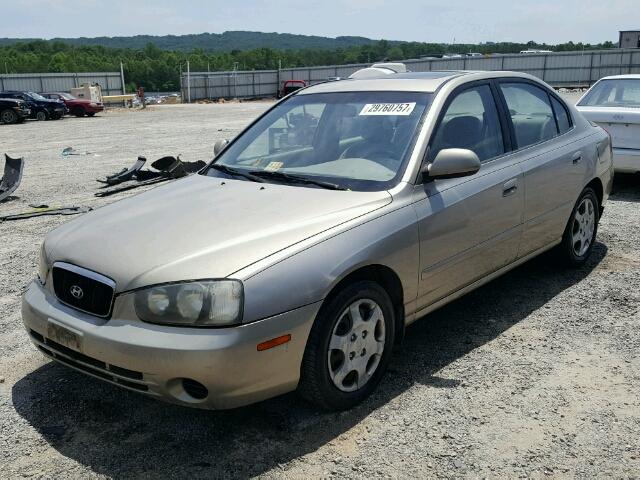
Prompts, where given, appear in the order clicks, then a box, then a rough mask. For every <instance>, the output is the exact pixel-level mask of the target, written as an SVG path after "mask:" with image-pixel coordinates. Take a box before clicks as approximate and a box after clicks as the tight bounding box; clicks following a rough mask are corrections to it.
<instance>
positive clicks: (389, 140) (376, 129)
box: [207, 92, 432, 191]
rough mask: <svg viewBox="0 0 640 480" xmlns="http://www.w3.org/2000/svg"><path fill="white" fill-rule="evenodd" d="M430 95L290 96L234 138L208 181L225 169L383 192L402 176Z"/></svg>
mask: <svg viewBox="0 0 640 480" xmlns="http://www.w3.org/2000/svg"><path fill="white" fill-rule="evenodd" d="M431 96H432V95H430V94H427V93H416V92H340V93H320V94H307V95H304V94H303V95H296V96H294V97H291V98H290V99H288V100H285V101H284V102H282V103H280V104H278V105H277V106H276V107H274V108H273V109H272V110H270V111H269V112H268V113H267V114H266V115H264V116H263V117H262V118H261V119H259V120H258V121H257V122H256V123H255V124H254V125H253V126H252V127H251V128H250V129H248V130H247V131H246V132H245V133H244V134H243V135H241V136H240V137H238V138H237V139H236V140H235V141H234V142H233V143H232V144H231V145H230V146H229V147H228V148H227V149H226V150H225V151H224V152H223V153H222V154H220V156H219V157H218V158H217V159H216V161H215V165H217V167H213V168H209V170H208V171H207V175H210V176H233V174H232V173H230V169H235V170H237V171H239V172H241V173H244V174H246V173H251V174H253V175H258V176H259V177H260V178H262V179H264V180H266V181H275V182H278V183H294V182H293V181H292V177H294V176H295V177H298V178H299V177H302V178H303V179H306V180H313V181H314V182H316V183H315V184H312V183H310V182H306V185H305V186H315V187H318V186H319V182H326V183H330V184H331V185H333V186H337V187H339V188H342V189H349V190H367V191H372V190H386V189H388V188H390V187H391V186H393V185H394V184H395V183H397V181H398V180H399V178H400V176H401V175H402V173H403V171H404V168H405V165H406V162H407V160H408V157H409V154H410V151H411V148H412V146H413V139H414V136H415V133H416V130H417V128H418V125H419V124H420V120H421V119H422V116H423V114H424V112H425V110H426V109H427V105H428V103H429V101H430V100H431ZM225 167H230V168H225ZM270 172H271V173H270ZM276 172H277V173H276ZM282 174H285V175H282ZM287 177H288V178H287ZM234 178H238V179H245V180H250V179H251V178H248V177H247V176H246V175H244V176H243V175H235V177H234ZM295 183H296V184H298V185H299V184H303V183H302V182H295Z"/></svg>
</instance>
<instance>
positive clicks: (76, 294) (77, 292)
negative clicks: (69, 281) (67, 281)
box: [69, 285, 84, 300]
mask: <svg viewBox="0 0 640 480" xmlns="http://www.w3.org/2000/svg"><path fill="white" fill-rule="evenodd" d="M69 292H70V293H71V295H72V296H73V298H76V299H78V300H80V299H81V298H82V297H83V296H84V292H83V291H82V289H81V288H80V287H79V286H78V285H74V286H72V287H71V288H70V289H69Z"/></svg>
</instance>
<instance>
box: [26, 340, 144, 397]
mask: <svg viewBox="0 0 640 480" xmlns="http://www.w3.org/2000/svg"><path fill="white" fill-rule="evenodd" d="M30 333H31V337H32V338H33V339H34V340H36V341H37V342H38V343H39V344H38V349H40V351H41V352H42V353H44V354H45V355H47V356H48V357H51V358H53V359H54V360H57V361H58V362H60V363H64V364H65V365H68V366H70V367H73V368H76V369H78V370H81V371H83V372H85V373H89V374H91V375H94V376H96V377H98V378H101V379H103V380H107V381H108V382H112V383H116V384H118V385H122V386H124V387H127V388H132V389H134V390H138V391H140V392H146V391H148V390H149V387H148V386H147V385H145V384H144V383H138V382H137V381H140V382H141V381H142V372H136V371H135V370H129V369H127V368H122V367H118V366H116V365H111V364H108V363H105V362H103V361H101V360H98V359H96V358H93V357H89V356H88V355H85V354H83V353H80V352H76V351H75V350H72V349H70V348H67V347H65V346H64V345H60V344H59V343H57V342H54V341H53V340H51V339H49V338H45V337H43V336H42V335H40V334H39V333H38V332H36V331H34V330H31V332H30ZM41 344H44V345H41ZM121 377H126V378H121ZM129 379H130V380H133V381H130V380H129Z"/></svg>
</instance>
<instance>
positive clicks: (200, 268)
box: [22, 64, 613, 409]
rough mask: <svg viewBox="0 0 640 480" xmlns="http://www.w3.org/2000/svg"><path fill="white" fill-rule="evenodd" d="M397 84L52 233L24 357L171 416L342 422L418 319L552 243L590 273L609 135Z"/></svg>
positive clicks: (285, 113)
mask: <svg viewBox="0 0 640 480" xmlns="http://www.w3.org/2000/svg"><path fill="white" fill-rule="evenodd" d="M398 70H402V69H400V68H398V64H393V65H386V66H385V65H378V66H375V67H374V68H372V69H367V71H365V72H360V73H359V74H358V75H355V77H356V78H352V79H348V80H341V81H334V82H328V83H324V84H320V85H316V86H311V87H307V88H305V89H301V90H298V91H297V92H295V93H294V94H292V95H290V96H288V97H286V98H285V99H283V100H282V101H281V102H279V103H277V104H276V105H275V106H274V107H273V108H271V109H270V110H268V111H267V112H266V113H265V114H264V115H262V116H261V117H260V118H258V119H257V120H256V121H255V122H254V123H253V124H251V125H250V126H249V127H248V128H247V129H246V130H245V131H244V132H242V133H241V134H240V135H239V136H238V137H237V138H235V139H234V140H233V141H231V142H230V143H228V144H226V143H220V144H217V146H216V154H217V156H216V158H215V160H214V161H213V162H212V163H211V164H210V165H209V166H208V167H207V168H206V169H205V170H203V171H202V172H200V173H199V174H197V175H192V176H190V177H188V178H185V179H182V180H178V181H175V182H173V183H171V184H166V185H164V186H161V187H158V188H156V189H154V190H151V191H148V192H145V193H143V194H141V195H138V196H136V197H132V198H128V199H126V200H123V201H121V202H117V203H114V204H112V205H109V206H107V207H104V208H101V209H99V210H96V211H94V212H91V213H89V214H87V215H85V216H83V217H81V218H78V219H76V220H74V221H71V222H69V223H68V224H66V225H63V226H62V227H60V228H58V229H56V230H54V231H53V232H51V233H50V234H49V235H47V237H46V239H45V241H44V243H43V246H42V252H41V260H40V273H39V278H38V279H36V280H34V281H33V282H32V283H31V285H30V286H29V288H28V290H27V292H26V293H25V295H24V300H23V307H22V316H23V320H24V324H25V327H26V329H27V332H28V334H29V335H30V337H31V339H32V340H33V342H34V344H35V345H36V346H37V348H39V349H40V350H41V351H42V352H43V353H44V354H45V355H47V356H48V357H50V358H52V359H53V360H56V361H58V362H61V363H63V364H65V365H67V366H69V367H70V368H73V369H76V370H79V371H81V372H84V373H86V374H87V375H90V376H92V377H95V378H98V379H101V380H104V381H106V382H110V383H112V384H114V385H117V386H119V387H122V388H126V389H129V390H132V391H135V392H140V393H143V394H145V395H149V396H152V397H155V398H159V399H163V400H167V401H170V402H174V403H177V404H180V405H186V406H193V407H200V408H230V407H236V406H240V405H245V404H248V403H251V402H256V401H259V400H263V399H266V398H269V397H272V396H275V395H279V394H282V393H285V392H289V391H292V390H296V389H297V390H298V391H299V392H300V393H301V394H302V395H303V396H304V397H305V398H306V399H308V400H310V401H311V402H314V403H316V404H317V405H319V406H320V407H323V408H329V409H346V408H350V407H351V406H353V405H355V404H357V403H358V402H360V401H362V400H363V399H364V398H366V397H367V396H368V395H369V394H371V393H372V392H373V391H374V389H375V388H376V386H377V385H378V383H379V382H380V381H381V380H382V378H383V375H384V373H385V370H386V368H387V365H388V364H389V360H390V358H391V355H392V351H393V348H392V347H393V346H394V344H397V343H399V342H400V341H401V339H402V338H403V336H404V334H405V329H406V326H407V325H409V324H410V323H412V322H413V321H415V320H417V319H419V318H421V317H424V316H425V315H426V314H427V313H429V312H431V311H432V310H434V309H436V308H438V307H440V306H442V305H444V304H446V303H448V302H450V301H452V300H454V299H456V298H458V297H460V296H461V295H463V294H465V293H466V292H469V291H470V290H473V289H474V288H477V287H478V286H480V285H482V284H484V283H486V282H488V281H490V280H491V279H493V278H495V277H497V276H499V275H501V274H503V273H505V272H506V271H508V270H510V269H512V268H514V267H516V266H517V265H520V264H522V263H523V262H526V261H527V260H528V259H530V258H532V257H534V256H536V255H538V254H540V253H542V252H544V251H546V250H549V249H551V248H555V249H556V251H557V255H558V257H559V258H560V259H561V260H562V261H563V262H564V263H566V264H567V265H568V266H571V267H576V266H580V265H582V264H583V263H584V262H586V261H587V259H588V258H589V255H590V254H591V251H592V249H593V245H594V242H595V240H596V232H597V227H598V220H599V218H600V215H601V213H602V211H603V205H604V204H605V202H606V200H607V197H608V195H609V192H610V189H611V183H612V178H613V169H612V155H611V141H610V138H609V135H608V134H607V133H606V132H605V131H604V130H603V129H601V128H600V127H598V126H594V125H592V124H591V123H589V122H588V121H587V120H585V119H584V118H583V117H582V115H581V114H580V113H578V111H577V110H576V109H575V108H574V107H572V106H570V105H567V104H566V103H565V102H564V101H563V100H562V99H561V98H560V97H558V95H557V94H556V93H555V92H554V91H553V89H551V88H550V87H548V86H547V85H546V84H544V83H543V82H541V81H540V80H538V79H536V78H534V77H532V76H529V75H525V74H521V73H513V72H428V73H397V72H398ZM426 321H428V318H427V320H426ZM407 334H410V331H408V332H407Z"/></svg>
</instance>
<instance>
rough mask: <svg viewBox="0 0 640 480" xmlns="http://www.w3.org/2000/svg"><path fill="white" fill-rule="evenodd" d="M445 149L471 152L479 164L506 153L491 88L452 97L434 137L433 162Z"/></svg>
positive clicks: (473, 90) (469, 91) (475, 88)
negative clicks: (461, 149)
mask: <svg viewBox="0 0 640 480" xmlns="http://www.w3.org/2000/svg"><path fill="white" fill-rule="evenodd" d="M445 148H465V149H467V150H472V151H474V152H475V153H476V155H478V158H479V159H480V161H483V160H488V159H490V158H494V157H497V156H498V155H501V154H503V153H504V143H503V139H502V130H501V128H500V120H499V117H498V111H497V109H496V105H495V102H494V100H493V94H492V93H491V88H490V87H489V86H488V85H480V86H477V87H472V88H469V89H466V90H463V91H462V92H460V93H458V94H456V96H455V97H454V98H453V100H452V101H451V103H450V104H449V106H448V107H447V110H446V112H445V114H444V116H443V117H442V120H441V121H440V124H439V125H438V129H437V130H436V132H435V135H434V137H433V142H432V143H431V148H430V153H429V158H430V160H433V159H434V158H435V157H436V155H437V154H438V152H439V151H440V150H443V149H445Z"/></svg>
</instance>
